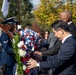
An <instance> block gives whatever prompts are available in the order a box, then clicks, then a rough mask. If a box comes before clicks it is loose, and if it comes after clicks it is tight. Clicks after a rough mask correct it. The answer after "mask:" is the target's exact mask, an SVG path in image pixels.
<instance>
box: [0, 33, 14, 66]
mask: <svg viewBox="0 0 76 75" xmlns="http://www.w3.org/2000/svg"><path fill="white" fill-rule="evenodd" d="M0 42H1V44H2V52H1V53H0V65H5V64H6V65H7V66H14V64H15V60H14V56H13V51H12V43H11V40H10V38H9V36H8V35H7V34H6V33H5V32H2V35H1V36H0Z"/></svg>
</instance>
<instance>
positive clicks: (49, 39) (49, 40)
mask: <svg viewBox="0 0 76 75" xmlns="http://www.w3.org/2000/svg"><path fill="white" fill-rule="evenodd" d="M56 40H57V38H56V37H55V36H54V33H53V32H51V33H50V35H49V38H48V43H49V48H51V47H53V46H54V44H55V42H56Z"/></svg>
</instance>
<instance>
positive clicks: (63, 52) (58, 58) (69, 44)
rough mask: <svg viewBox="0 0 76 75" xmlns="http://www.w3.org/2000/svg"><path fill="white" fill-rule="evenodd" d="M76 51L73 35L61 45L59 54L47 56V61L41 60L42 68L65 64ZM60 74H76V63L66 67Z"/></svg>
mask: <svg viewBox="0 0 76 75" xmlns="http://www.w3.org/2000/svg"><path fill="white" fill-rule="evenodd" d="M75 52H76V41H75V39H74V38H73V37H72V36H71V37H69V38H67V39H66V40H65V42H64V43H63V45H62V46H61V47H60V49H59V52H58V54H56V55H54V56H48V57H46V58H45V59H46V60H47V61H43V62H40V68H41V69H48V68H50V69H53V68H58V67H59V66H60V65H63V63H64V62H65V61H66V60H68V59H70V58H71V57H72V56H73V55H74V54H76V53H75ZM75 56H76V55H75ZM75 60H76V57H75ZM59 75H76V63H74V64H72V65H71V66H69V67H68V68H66V69H65V70H64V71H63V72H61V73H60V74H59Z"/></svg>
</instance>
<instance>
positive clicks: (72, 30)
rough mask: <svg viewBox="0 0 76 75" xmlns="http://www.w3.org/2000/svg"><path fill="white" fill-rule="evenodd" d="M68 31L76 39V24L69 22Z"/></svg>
mask: <svg viewBox="0 0 76 75" xmlns="http://www.w3.org/2000/svg"><path fill="white" fill-rule="evenodd" d="M68 26H69V31H70V33H71V34H72V35H73V36H74V38H75V39H76V26H75V25H74V23H73V22H72V23H70V24H69V25H68Z"/></svg>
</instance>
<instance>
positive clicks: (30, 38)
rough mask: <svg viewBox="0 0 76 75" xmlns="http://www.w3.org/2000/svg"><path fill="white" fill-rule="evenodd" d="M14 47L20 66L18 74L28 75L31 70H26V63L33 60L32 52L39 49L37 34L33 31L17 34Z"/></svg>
mask: <svg viewBox="0 0 76 75" xmlns="http://www.w3.org/2000/svg"><path fill="white" fill-rule="evenodd" d="M12 46H13V51H14V53H15V59H16V62H17V64H18V66H17V72H18V74H21V75H23V74H26V75H27V74H28V73H29V72H30V70H28V69H26V62H27V61H28V60H29V59H30V58H31V54H32V52H33V51H34V50H35V49H36V47H37V33H36V32H34V31H32V30H31V29H29V30H22V31H20V32H19V33H16V35H15V36H14V39H13V44H12Z"/></svg>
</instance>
